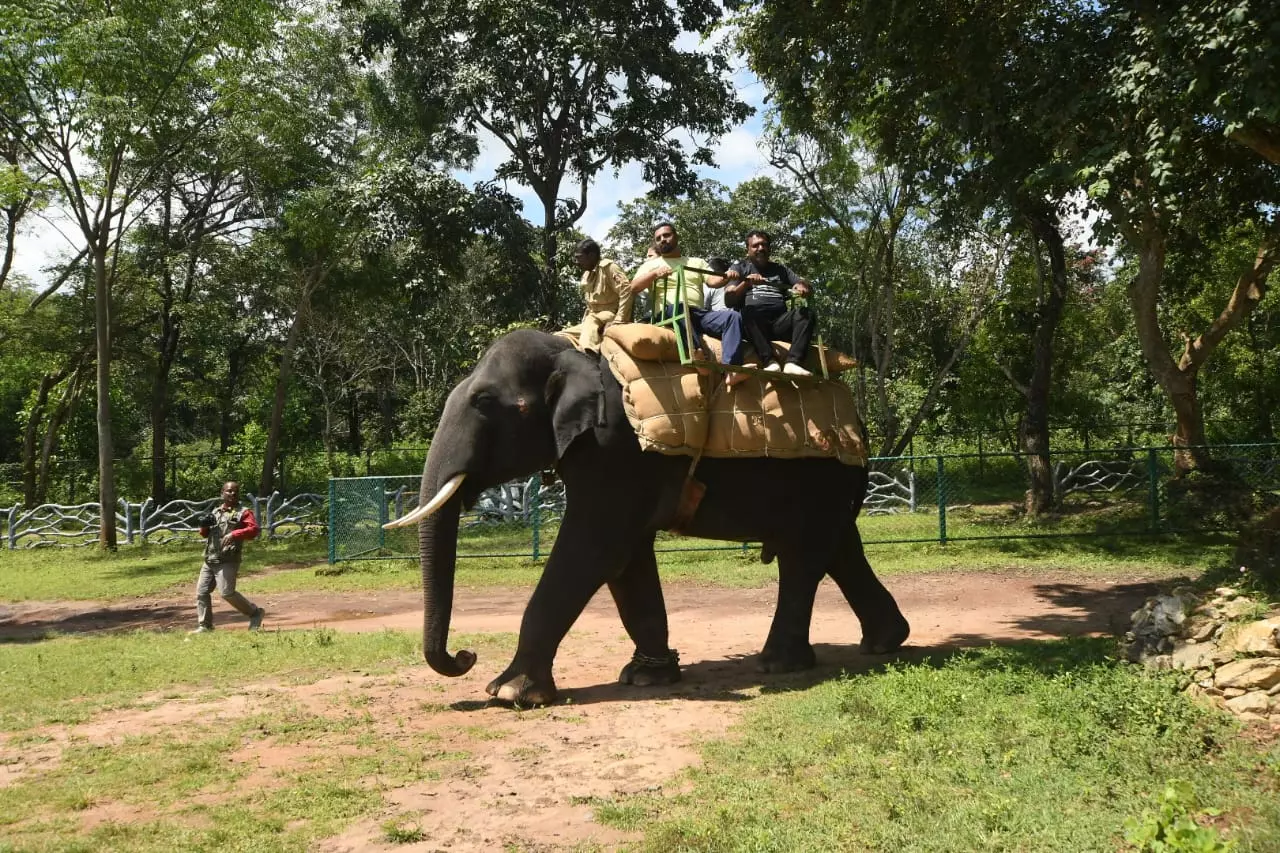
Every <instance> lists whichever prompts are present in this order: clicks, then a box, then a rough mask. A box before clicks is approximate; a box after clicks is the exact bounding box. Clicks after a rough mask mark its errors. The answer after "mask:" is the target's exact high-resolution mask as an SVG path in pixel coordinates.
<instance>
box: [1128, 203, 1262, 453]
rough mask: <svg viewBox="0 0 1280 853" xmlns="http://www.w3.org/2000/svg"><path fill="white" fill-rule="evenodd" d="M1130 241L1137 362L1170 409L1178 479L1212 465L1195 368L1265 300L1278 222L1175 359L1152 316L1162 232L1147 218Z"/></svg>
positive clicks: (1161, 262)
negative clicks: (1134, 261) (1134, 252)
mask: <svg viewBox="0 0 1280 853" xmlns="http://www.w3.org/2000/svg"><path fill="white" fill-rule="evenodd" d="M1130 242H1131V243H1132V244H1133V245H1135V246H1136V247H1137V248H1138V274H1137V275H1136V276H1134V278H1133V281H1131V282H1130V283H1129V304H1130V307H1131V308H1132V310H1133V314H1134V320H1135V322H1136V325H1137V331H1138V341H1139V343H1140V344H1141V346H1142V355H1143V358H1145V359H1146V362H1147V366H1148V367H1149V368H1150V370H1151V374H1152V375H1153V376H1154V377H1155V379H1156V382H1157V383H1159V385H1160V387H1161V388H1162V389H1163V390H1164V392H1165V394H1166V395H1167V396H1168V398H1169V404H1170V405H1171V406H1172V407H1173V411H1174V416H1175V419H1176V420H1175V423H1176V426H1175V428H1174V434H1173V435H1172V436H1170V438H1171V440H1172V442H1173V446H1174V472H1175V475H1177V476H1181V475H1183V474H1185V473H1187V472H1188V471H1191V470H1194V469H1197V468H1205V467H1208V466H1209V465H1211V464H1212V459H1211V458H1210V456H1209V453H1208V451H1207V450H1206V449H1205V448H1204V444H1205V431H1204V412H1203V410H1202V409H1201V408H1200V400H1199V398H1198V396H1197V388H1196V380H1197V378H1198V376H1199V373H1200V367H1201V365H1203V364H1204V363H1205V362H1206V361H1208V360H1209V357H1210V356H1211V355H1212V354H1213V351H1214V350H1215V349H1216V348H1217V346H1218V344H1219V343H1221V342H1222V339H1223V338H1224V337H1226V335H1227V333H1228V332H1230V331H1231V330H1232V329H1234V328H1235V327H1236V326H1238V325H1240V323H1242V322H1243V321H1244V320H1245V319H1247V318H1248V316H1249V314H1250V313H1252V311H1253V309H1254V308H1255V307H1256V306H1257V304H1258V303H1259V302H1261V301H1262V299H1263V298H1264V297H1265V296H1266V294H1267V278H1268V276H1270V274H1271V269H1272V267H1273V266H1274V264H1275V255H1276V249H1277V245H1278V244H1280V222H1277V223H1276V224H1274V225H1273V226H1272V230H1271V231H1269V232H1268V233H1267V234H1266V235H1265V236H1264V238H1263V240H1262V242H1261V244H1260V245H1259V246H1258V252H1257V255H1256V256H1255V257H1254V262H1253V265H1252V266H1251V267H1249V268H1248V269H1246V270H1245V271H1244V272H1243V273H1242V274H1241V275H1240V277H1239V278H1238V279H1237V280H1236V285H1235V288H1234V289H1233V290H1232V293H1231V297H1230V299H1229V300H1228V301H1227V306H1226V308H1224V309H1223V310H1222V313H1221V314H1219V315H1218V317H1217V319H1215V320H1214V321H1213V323H1212V324H1211V325H1210V326H1209V329H1208V330H1207V331H1205V332H1204V333H1202V334H1201V335H1200V336H1199V337H1197V338H1194V339H1193V338H1192V337H1191V336H1190V335H1187V334H1184V335H1183V339H1184V341H1185V348H1184V350H1183V353H1182V355H1181V357H1180V358H1178V360H1177V361H1175V360H1174V357H1173V353H1172V352H1171V351H1170V349H1169V346H1168V344H1167V343H1166V341H1165V338H1164V333H1163V332H1162V330H1161V328H1160V319H1159V316H1158V313H1157V305H1158V303H1159V296H1160V285H1161V283H1162V280H1163V278H1164V265H1165V238H1164V234H1162V233H1161V232H1160V230H1159V227H1158V225H1157V223H1156V222H1155V221H1154V219H1153V218H1152V217H1148V218H1147V219H1146V220H1145V221H1144V222H1143V223H1142V227H1141V230H1140V231H1139V232H1137V233H1136V234H1131V235H1130Z"/></svg>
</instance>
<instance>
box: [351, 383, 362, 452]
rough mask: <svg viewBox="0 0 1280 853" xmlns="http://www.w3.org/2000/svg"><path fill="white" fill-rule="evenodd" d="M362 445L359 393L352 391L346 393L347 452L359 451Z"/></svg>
mask: <svg viewBox="0 0 1280 853" xmlns="http://www.w3.org/2000/svg"><path fill="white" fill-rule="evenodd" d="M363 445H364V437H363V436H362V435H361V434H360V394H359V393H358V392H356V391H352V392H351V393H350V394H349V395H347V452H348V453H359V452H360V451H361V450H362V449H364V448H363Z"/></svg>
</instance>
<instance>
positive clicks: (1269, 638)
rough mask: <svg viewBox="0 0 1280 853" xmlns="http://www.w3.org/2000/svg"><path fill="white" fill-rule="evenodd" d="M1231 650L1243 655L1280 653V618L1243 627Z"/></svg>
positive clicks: (1231, 645) (1233, 641)
mask: <svg viewBox="0 0 1280 853" xmlns="http://www.w3.org/2000/svg"><path fill="white" fill-rule="evenodd" d="M1229 648H1231V649H1232V650H1234V651H1236V652H1240V653H1242V654H1266V653H1268V652H1275V651H1280V616H1277V617H1274V618H1271V619H1264V620H1263V621H1261V622H1251V623H1249V624H1248V625H1244V626H1242V627H1241V628H1240V630H1239V631H1238V632H1237V633H1236V635H1235V637H1233V638H1232V640H1231V643H1230V646H1229Z"/></svg>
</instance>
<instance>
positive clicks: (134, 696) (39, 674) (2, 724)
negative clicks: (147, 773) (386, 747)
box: [0, 629, 421, 731]
mask: <svg viewBox="0 0 1280 853" xmlns="http://www.w3.org/2000/svg"><path fill="white" fill-rule="evenodd" d="M420 646H421V640H420V639H416V638H415V637H414V636H413V635H412V634H409V633H406V632H390V631H388V632H383V633H369V634H335V633H334V632H332V631H326V630H324V629H320V630H315V631H285V632H275V631H259V632H253V633H250V632H247V631H214V632H213V633H212V634H200V635H197V636H194V637H188V636H187V635H186V631H185V630H178V631H167V632H152V631H135V632H131V633H123V634H112V635H109V636H99V637H94V636H88V637H56V638H53V639H46V640H42V641H40V642H34V643H17V644H15V643H9V644H5V645H4V646H3V647H2V648H0V657H2V658H3V661H4V665H3V666H0V683H3V687H4V691H3V695H4V697H5V699H4V704H3V709H2V710H0V728H3V729H4V730H7V731H14V730H19V729H26V728H30V727H32V726H36V725H45V724H48V723H55V722H59V723H75V722H81V721H83V720H86V719H88V718H89V717H91V716H93V715H94V714H96V713H98V712H100V711H102V710H104V709H107V708H120V707H128V706H129V705H131V704H133V703H135V702H136V701H137V700H138V699H140V698H141V697H142V696H144V695H146V694H148V693H151V692H154V691H156V690H166V689H172V688H174V687H176V686H179V685H186V686H193V687H204V688H206V689H207V688H215V687H226V686H233V685H236V684H239V683H240V681H241V680H242V678H243V673H244V672H256V673H260V674H262V675H266V674H272V675H277V676H286V677H288V678H290V679H293V680H297V681H303V682H305V681H309V680H314V679H316V678H319V677H322V676H323V675H324V674H325V673H326V672H328V671H331V670H333V669H349V668H351V667H353V666H360V667H365V668H371V669H383V670H385V669H387V668H394V667H397V666H403V665H407V664H409V663H412V662H414V661H415V660H418V659H420V658H421V650H420ZM228 661H234V662H235V666H233V667H228V666H227V662H228Z"/></svg>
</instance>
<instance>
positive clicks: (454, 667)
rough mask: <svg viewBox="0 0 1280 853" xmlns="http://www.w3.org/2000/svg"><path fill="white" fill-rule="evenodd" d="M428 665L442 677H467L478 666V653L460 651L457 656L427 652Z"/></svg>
mask: <svg viewBox="0 0 1280 853" xmlns="http://www.w3.org/2000/svg"><path fill="white" fill-rule="evenodd" d="M425 657H426V659H427V664H428V665H429V666H430V667H431V668H432V669H434V670H435V671H436V672H438V673H440V674H441V675H445V676H448V677H449V678H457V677H458V676H461V675H466V674H467V673H468V672H470V671H471V667H473V666H475V665H476V653H475V652H473V651H469V650H468V649H459V650H458V653H457V654H456V655H451V654H449V653H448V652H445V651H442V652H439V653H433V652H426V653H425Z"/></svg>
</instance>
